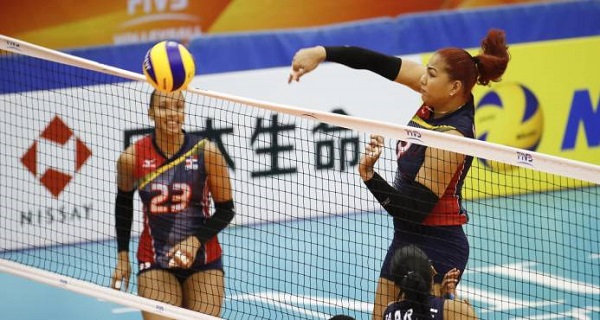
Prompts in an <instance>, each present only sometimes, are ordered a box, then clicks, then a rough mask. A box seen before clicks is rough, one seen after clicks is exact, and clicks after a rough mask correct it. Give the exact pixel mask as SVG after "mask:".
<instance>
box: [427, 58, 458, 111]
mask: <svg viewBox="0 0 600 320" xmlns="http://www.w3.org/2000/svg"><path fill="white" fill-rule="evenodd" d="M446 67H447V65H446V62H445V61H444V59H442V57H441V56H440V55H438V54H434V55H433V56H432V57H431V60H429V63H428V64H427V70H426V71H425V74H423V75H422V76H421V90H420V91H421V98H422V99H423V103H424V104H426V105H428V106H431V107H440V108H443V107H444V105H445V104H446V102H447V101H448V100H449V99H450V97H451V95H450V93H451V92H453V91H452V89H453V85H454V82H455V81H452V80H450V77H449V75H448V73H447V72H446Z"/></svg>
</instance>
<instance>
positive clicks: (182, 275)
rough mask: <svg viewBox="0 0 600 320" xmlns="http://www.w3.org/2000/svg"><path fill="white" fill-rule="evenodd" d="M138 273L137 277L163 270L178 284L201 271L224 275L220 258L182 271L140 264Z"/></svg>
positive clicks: (181, 269) (180, 269)
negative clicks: (211, 271) (217, 271)
mask: <svg viewBox="0 0 600 320" xmlns="http://www.w3.org/2000/svg"><path fill="white" fill-rule="evenodd" d="M139 270H140V271H139V272H138V276H139V275H140V274H142V273H144V272H146V271H150V270H165V271H168V272H169V273H171V274H172V275H174V276H175V278H177V280H179V283H181V284H183V283H184V282H185V280H187V279H188V278H189V277H190V276H191V275H193V274H194V273H197V272H202V271H206V270H221V272H223V273H224V271H223V260H222V258H219V259H217V260H215V261H213V262H211V263H208V264H203V265H200V266H193V267H191V268H188V269H184V268H161V267H160V266H158V265H153V264H150V265H148V264H147V263H146V264H143V263H141V264H140V269H139Z"/></svg>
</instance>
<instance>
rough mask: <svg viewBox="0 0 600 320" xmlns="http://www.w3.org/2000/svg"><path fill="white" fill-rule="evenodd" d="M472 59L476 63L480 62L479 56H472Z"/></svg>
mask: <svg viewBox="0 0 600 320" xmlns="http://www.w3.org/2000/svg"><path fill="white" fill-rule="evenodd" d="M471 60H473V62H474V63H475V65H478V64H479V57H471Z"/></svg>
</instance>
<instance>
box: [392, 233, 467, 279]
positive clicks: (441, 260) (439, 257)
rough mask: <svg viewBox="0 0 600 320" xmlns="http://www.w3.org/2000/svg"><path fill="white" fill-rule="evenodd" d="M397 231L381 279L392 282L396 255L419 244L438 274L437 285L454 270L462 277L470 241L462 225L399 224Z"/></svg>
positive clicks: (436, 276) (436, 277)
mask: <svg viewBox="0 0 600 320" xmlns="http://www.w3.org/2000/svg"><path fill="white" fill-rule="evenodd" d="M394 229H395V230H394V239H393V240H392V243H391V245H390V246H389V248H388V252H387V254H386V256H385V259H384V261H383V266H382V267H381V273H380V277H381V278H384V279H387V280H392V281H393V277H392V275H391V273H390V267H391V262H392V257H393V256H394V252H395V251H396V250H397V249H399V248H401V247H403V246H406V245H409V244H414V245H416V246H417V247H419V248H420V249H421V250H423V251H424V252H425V253H426V254H427V257H429V260H430V261H431V264H432V265H433V267H434V268H435V270H436V272H437V274H436V275H435V277H434V282H435V283H442V280H443V279H444V275H445V274H446V273H447V272H448V271H450V270H451V269H452V268H456V269H458V270H460V275H461V276H462V274H463V271H464V270H465V268H466V266H467V261H468V259H469V242H468V240H467V236H466V235H465V232H464V230H463V228H462V226H426V225H421V224H411V223H402V224H400V223H396V225H395V228H394ZM459 281H460V278H459Z"/></svg>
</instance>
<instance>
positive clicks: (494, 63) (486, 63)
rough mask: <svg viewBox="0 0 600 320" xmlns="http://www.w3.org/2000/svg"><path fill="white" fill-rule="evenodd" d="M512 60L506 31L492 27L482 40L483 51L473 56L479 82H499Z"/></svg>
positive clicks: (485, 83) (486, 83)
mask: <svg viewBox="0 0 600 320" xmlns="http://www.w3.org/2000/svg"><path fill="white" fill-rule="evenodd" d="M508 60H510V55H509V53H508V46H507V45H506V36H505V34H504V31H502V30H499V29H492V30H490V31H489V32H488V34H487V36H486V37H485V38H484V39H483V40H482V41H481V53H480V54H478V55H477V56H475V57H473V61H474V62H475V64H476V67H477V71H478V76H477V83H478V84H480V85H484V86H485V85H488V84H489V83H490V81H494V82H498V81H500V80H502V79H501V77H502V75H503V74H504V72H505V71H506V67H507V65H508Z"/></svg>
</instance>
